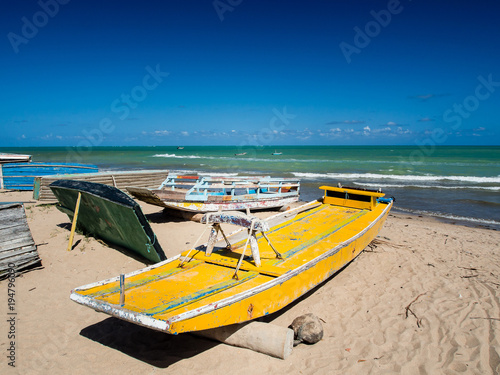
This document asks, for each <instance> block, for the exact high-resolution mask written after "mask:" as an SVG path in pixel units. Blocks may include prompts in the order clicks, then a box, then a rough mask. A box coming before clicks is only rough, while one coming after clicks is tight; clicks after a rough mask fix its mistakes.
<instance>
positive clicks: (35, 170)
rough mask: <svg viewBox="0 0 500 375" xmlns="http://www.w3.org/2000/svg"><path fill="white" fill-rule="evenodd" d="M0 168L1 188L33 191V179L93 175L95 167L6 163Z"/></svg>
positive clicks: (69, 164) (67, 164)
mask: <svg viewBox="0 0 500 375" xmlns="http://www.w3.org/2000/svg"><path fill="white" fill-rule="evenodd" d="M0 168H2V176H3V188H4V189H11V190H33V186H34V182H35V177H39V176H46V175H57V174H71V173H95V172H97V166H95V165H87V164H74V163H7V164H3V165H2V166H0Z"/></svg>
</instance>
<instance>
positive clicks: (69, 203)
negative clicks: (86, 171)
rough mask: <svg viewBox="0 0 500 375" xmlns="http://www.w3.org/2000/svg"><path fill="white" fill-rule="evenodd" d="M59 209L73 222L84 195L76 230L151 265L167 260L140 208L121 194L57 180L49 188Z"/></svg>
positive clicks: (101, 186)
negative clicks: (126, 251) (138, 257)
mask: <svg viewBox="0 0 500 375" xmlns="http://www.w3.org/2000/svg"><path fill="white" fill-rule="evenodd" d="M49 187H50V189H51V190H52V192H53V193H54V195H55V196H56V198H57V200H58V201H59V205H58V206H57V208H58V209H59V210H60V211H61V212H64V213H65V214H67V215H68V217H69V218H70V220H73V216H74V211H75V207H76V202H77V199H78V193H81V202H80V210H79V213H78V217H77V227H76V229H77V230H78V231H80V232H83V233H85V234H89V235H92V236H94V237H97V238H101V239H103V240H104V241H106V242H109V243H112V244H115V245H118V246H121V247H123V248H126V249H129V250H131V251H133V252H135V253H136V254H139V255H140V256H142V257H143V258H146V259H147V260H149V261H150V262H153V263H157V262H160V261H163V260H165V259H167V258H166V256H165V253H164V252H163V249H162V248H161V246H160V244H159V243H158V241H157V239H156V235H155V234H154V232H153V229H151V226H150V225H149V223H148V221H147V219H146V217H145V216H144V214H143V212H142V210H141V207H140V206H139V205H138V204H137V202H136V201H134V200H133V199H132V198H130V197H129V196H128V195H127V194H125V193H124V192H122V191H121V190H119V189H117V188H115V187H112V186H108V185H104V184H97V183H93V182H87V181H73V180H57V181H54V182H53V183H52V184H50V185H49Z"/></svg>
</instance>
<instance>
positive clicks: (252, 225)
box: [233, 219, 257, 280]
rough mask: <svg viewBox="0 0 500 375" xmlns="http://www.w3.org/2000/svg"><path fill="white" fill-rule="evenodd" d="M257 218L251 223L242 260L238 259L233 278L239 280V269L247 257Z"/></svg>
mask: <svg viewBox="0 0 500 375" xmlns="http://www.w3.org/2000/svg"><path fill="white" fill-rule="evenodd" d="M256 220H257V219H253V220H252V223H251V225H250V230H249V231H248V237H247V241H246V242H245V247H244V248H243V252H242V253H241V257H240V260H239V261H238V264H237V265H236V270H235V271H234V275H233V279H236V280H238V271H239V269H240V266H241V262H242V261H243V258H244V257H245V251H246V250H247V246H248V241H250V236H251V235H252V232H253V227H254V224H255V221H256Z"/></svg>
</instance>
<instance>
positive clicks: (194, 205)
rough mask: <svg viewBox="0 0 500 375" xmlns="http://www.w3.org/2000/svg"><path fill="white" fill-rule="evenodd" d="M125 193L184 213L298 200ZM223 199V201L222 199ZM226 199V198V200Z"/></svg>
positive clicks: (263, 206)
mask: <svg viewBox="0 0 500 375" xmlns="http://www.w3.org/2000/svg"><path fill="white" fill-rule="evenodd" d="M127 191H128V192H129V193H130V194H132V195H133V196H134V197H135V198H137V199H139V200H141V201H143V202H146V203H149V204H153V205H155V206H159V207H164V208H170V209H174V210H179V211H185V212H195V213H204V212H217V211H220V210H222V211H240V210H246V209H247V208H248V209H250V210H264V209H270V208H276V207H283V206H286V205H289V204H291V203H294V202H297V201H298V200H299V197H298V196H292V197H274V198H268V199H266V198H259V199H252V198H247V199H240V200H236V199H235V200H228V198H231V197H230V196H214V197H213V198H212V199H210V201H207V202H204V201H198V202H197V201H194V200H191V201H185V200H182V199H179V198H178V196H177V197H173V194H169V192H165V191H162V190H150V189H144V188H135V187H127ZM223 197H224V198H225V199H223ZM226 197H228V198H226Z"/></svg>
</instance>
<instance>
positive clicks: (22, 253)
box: [0, 203, 40, 279]
mask: <svg viewBox="0 0 500 375" xmlns="http://www.w3.org/2000/svg"><path fill="white" fill-rule="evenodd" d="M38 262H40V257H39V256H38V252H37V250H36V245H35V241H33V237H32V236H31V232H30V228H29V226H28V221H27V220H26V213H25V211H24V206H23V204H22V203H0V279H3V278H5V277H7V275H8V270H9V269H10V268H15V270H16V272H19V271H21V270H23V269H25V268H27V267H28V266H31V265H33V264H36V263H38ZM13 265H14V267H13Z"/></svg>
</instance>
